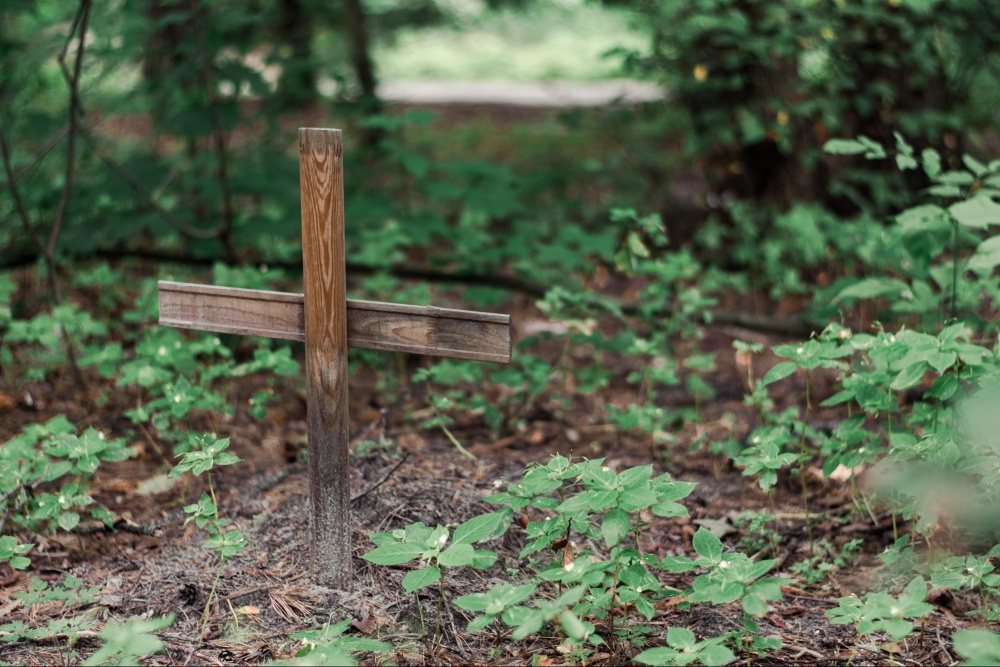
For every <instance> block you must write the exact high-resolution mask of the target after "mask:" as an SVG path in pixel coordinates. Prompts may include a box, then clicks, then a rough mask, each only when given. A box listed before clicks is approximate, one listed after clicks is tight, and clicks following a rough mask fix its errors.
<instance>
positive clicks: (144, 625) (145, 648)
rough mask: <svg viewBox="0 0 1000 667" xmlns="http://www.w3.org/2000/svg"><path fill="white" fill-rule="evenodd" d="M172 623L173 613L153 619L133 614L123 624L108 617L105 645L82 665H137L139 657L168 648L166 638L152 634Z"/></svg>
mask: <svg viewBox="0 0 1000 667" xmlns="http://www.w3.org/2000/svg"><path fill="white" fill-rule="evenodd" d="M173 623H174V615H173V614H167V615H166V616H157V617H154V618H150V619H144V618H141V617H138V616H133V617H132V618H129V619H127V620H126V621H125V622H124V623H118V622H117V621H115V620H113V619H112V620H109V621H108V622H107V623H106V624H105V625H104V628H103V629H101V633H100V637H101V639H103V640H104V644H103V645H102V646H101V648H99V649H97V650H96V651H95V652H94V653H92V654H91V655H90V657H89V658H87V659H86V660H85V661H84V662H83V664H84V665H87V666H88V667H89V666H96V665H134V664H136V663H137V662H138V659H139V658H145V657H147V656H150V655H155V654H157V653H159V652H161V651H162V650H163V649H164V648H166V646H165V644H164V643H163V640H162V639H160V638H159V637H157V636H156V635H155V634H153V633H155V632H157V631H159V630H165V629H166V628H169V627H170V626H171V625H173Z"/></svg>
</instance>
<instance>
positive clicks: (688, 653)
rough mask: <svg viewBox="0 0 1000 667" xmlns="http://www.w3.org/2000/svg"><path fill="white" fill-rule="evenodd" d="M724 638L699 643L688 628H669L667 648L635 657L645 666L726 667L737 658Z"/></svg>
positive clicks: (662, 647)
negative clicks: (696, 665)
mask: <svg viewBox="0 0 1000 667" xmlns="http://www.w3.org/2000/svg"><path fill="white" fill-rule="evenodd" d="M724 640H725V638H724V637H713V638H711V639H704V640H702V641H698V638H697V637H696V636H695V634H694V633H693V632H691V631H690V630H688V629H686V628H668V629H667V646H657V647H655V648H649V649H646V650H645V651H643V652H642V653H640V654H639V655H637V656H635V658H634V659H635V661H636V662H641V663H642V664H644V665H657V666H659V665H690V664H692V663H695V662H698V663H701V664H703V665H726V664H729V663H730V662H732V661H733V660H735V659H736V656H735V655H734V654H733V652H732V651H731V650H730V649H729V647H727V646H725V645H724V644H723V641H724Z"/></svg>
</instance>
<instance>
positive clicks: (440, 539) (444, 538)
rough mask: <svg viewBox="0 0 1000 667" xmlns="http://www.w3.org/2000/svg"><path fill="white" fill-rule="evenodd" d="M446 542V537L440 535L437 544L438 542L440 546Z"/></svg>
mask: <svg viewBox="0 0 1000 667" xmlns="http://www.w3.org/2000/svg"><path fill="white" fill-rule="evenodd" d="M447 541H448V536H447V535H442V536H441V537H439V538H438V542H440V543H441V544H444V543H445V542H447Z"/></svg>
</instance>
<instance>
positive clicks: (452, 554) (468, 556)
mask: <svg viewBox="0 0 1000 667" xmlns="http://www.w3.org/2000/svg"><path fill="white" fill-rule="evenodd" d="M475 558H476V550H475V549H474V548H473V547H472V545H471V544H452V545H451V546H450V547H448V548H447V549H445V550H444V551H442V552H441V554H440V555H439V556H438V563H440V564H441V565H444V566H445V567H462V566H463V565H471V564H472V562H473V560H475Z"/></svg>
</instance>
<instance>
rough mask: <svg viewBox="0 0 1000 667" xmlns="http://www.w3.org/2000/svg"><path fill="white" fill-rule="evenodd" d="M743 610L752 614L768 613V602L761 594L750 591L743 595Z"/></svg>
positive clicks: (759, 615)
mask: <svg viewBox="0 0 1000 667" xmlns="http://www.w3.org/2000/svg"><path fill="white" fill-rule="evenodd" d="M743 611H745V612H746V613H748V614H750V615H751V616H757V617H758V618H759V617H761V616H766V615H767V602H766V601H765V600H764V598H762V597H761V596H760V595H756V594H754V593H749V594H747V595H744V596H743Z"/></svg>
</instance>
